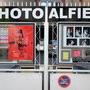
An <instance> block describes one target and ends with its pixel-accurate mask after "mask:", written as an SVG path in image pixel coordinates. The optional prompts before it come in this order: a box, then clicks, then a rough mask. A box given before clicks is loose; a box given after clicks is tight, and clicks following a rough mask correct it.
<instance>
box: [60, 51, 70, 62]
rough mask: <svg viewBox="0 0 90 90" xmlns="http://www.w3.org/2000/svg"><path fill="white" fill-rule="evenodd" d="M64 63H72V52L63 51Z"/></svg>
mask: <svg viewBox="0 0 90 90" xmlns="http://www.w3.org/2000/svg"><path fill="white" fill-rule="evenodd" d="M61 54H62V61H70V51H62V52H61Z"/></svg>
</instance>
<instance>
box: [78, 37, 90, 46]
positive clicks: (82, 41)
mask: <svg viewBox="0 0 90 90" xmlns="http://www.w3.org/2000/svg"><path fill="white" fill-rule="evenodd" d="M79 43H80V45H82V46H88V45H90V39H80V42H79Z"/></svg>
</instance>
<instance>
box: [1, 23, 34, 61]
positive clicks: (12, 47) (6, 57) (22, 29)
mask: <svg viewBox="0 0 90 90" xmlns="http://www.w3.org/2000/svg"><path fill="white" fill-rule="evenodd" d="M34 27H35V26H34V24H1V25H0V59H1V60H2V61H5V62H6V61H14V60H15V61H17V60H25V61H26V60H29V61H32V60H34Z"/></svg>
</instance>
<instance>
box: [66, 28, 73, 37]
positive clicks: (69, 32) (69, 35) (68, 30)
mask: <svg viewBox="0 0 90 90" xmlns="http://www.w3.org/2000/svg"><path fill="white" fill-rule="evenodd" d="M73 32H74V30H73V27H67V32H66V36H67V37H73Z"/></svg>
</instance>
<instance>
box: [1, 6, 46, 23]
mask: <svg viewBox="0 0 90 90" xmlns="http://www.w3.org/2000/svg"><path fill="white" fill-rule="evenodd" d="M44 9H45V8H44V7H0V21H1V22H11V21H12V22H15V21H16V22H41V21H42V22H43V21H45V20H44V19H45V10H44Z"/></svg>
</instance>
